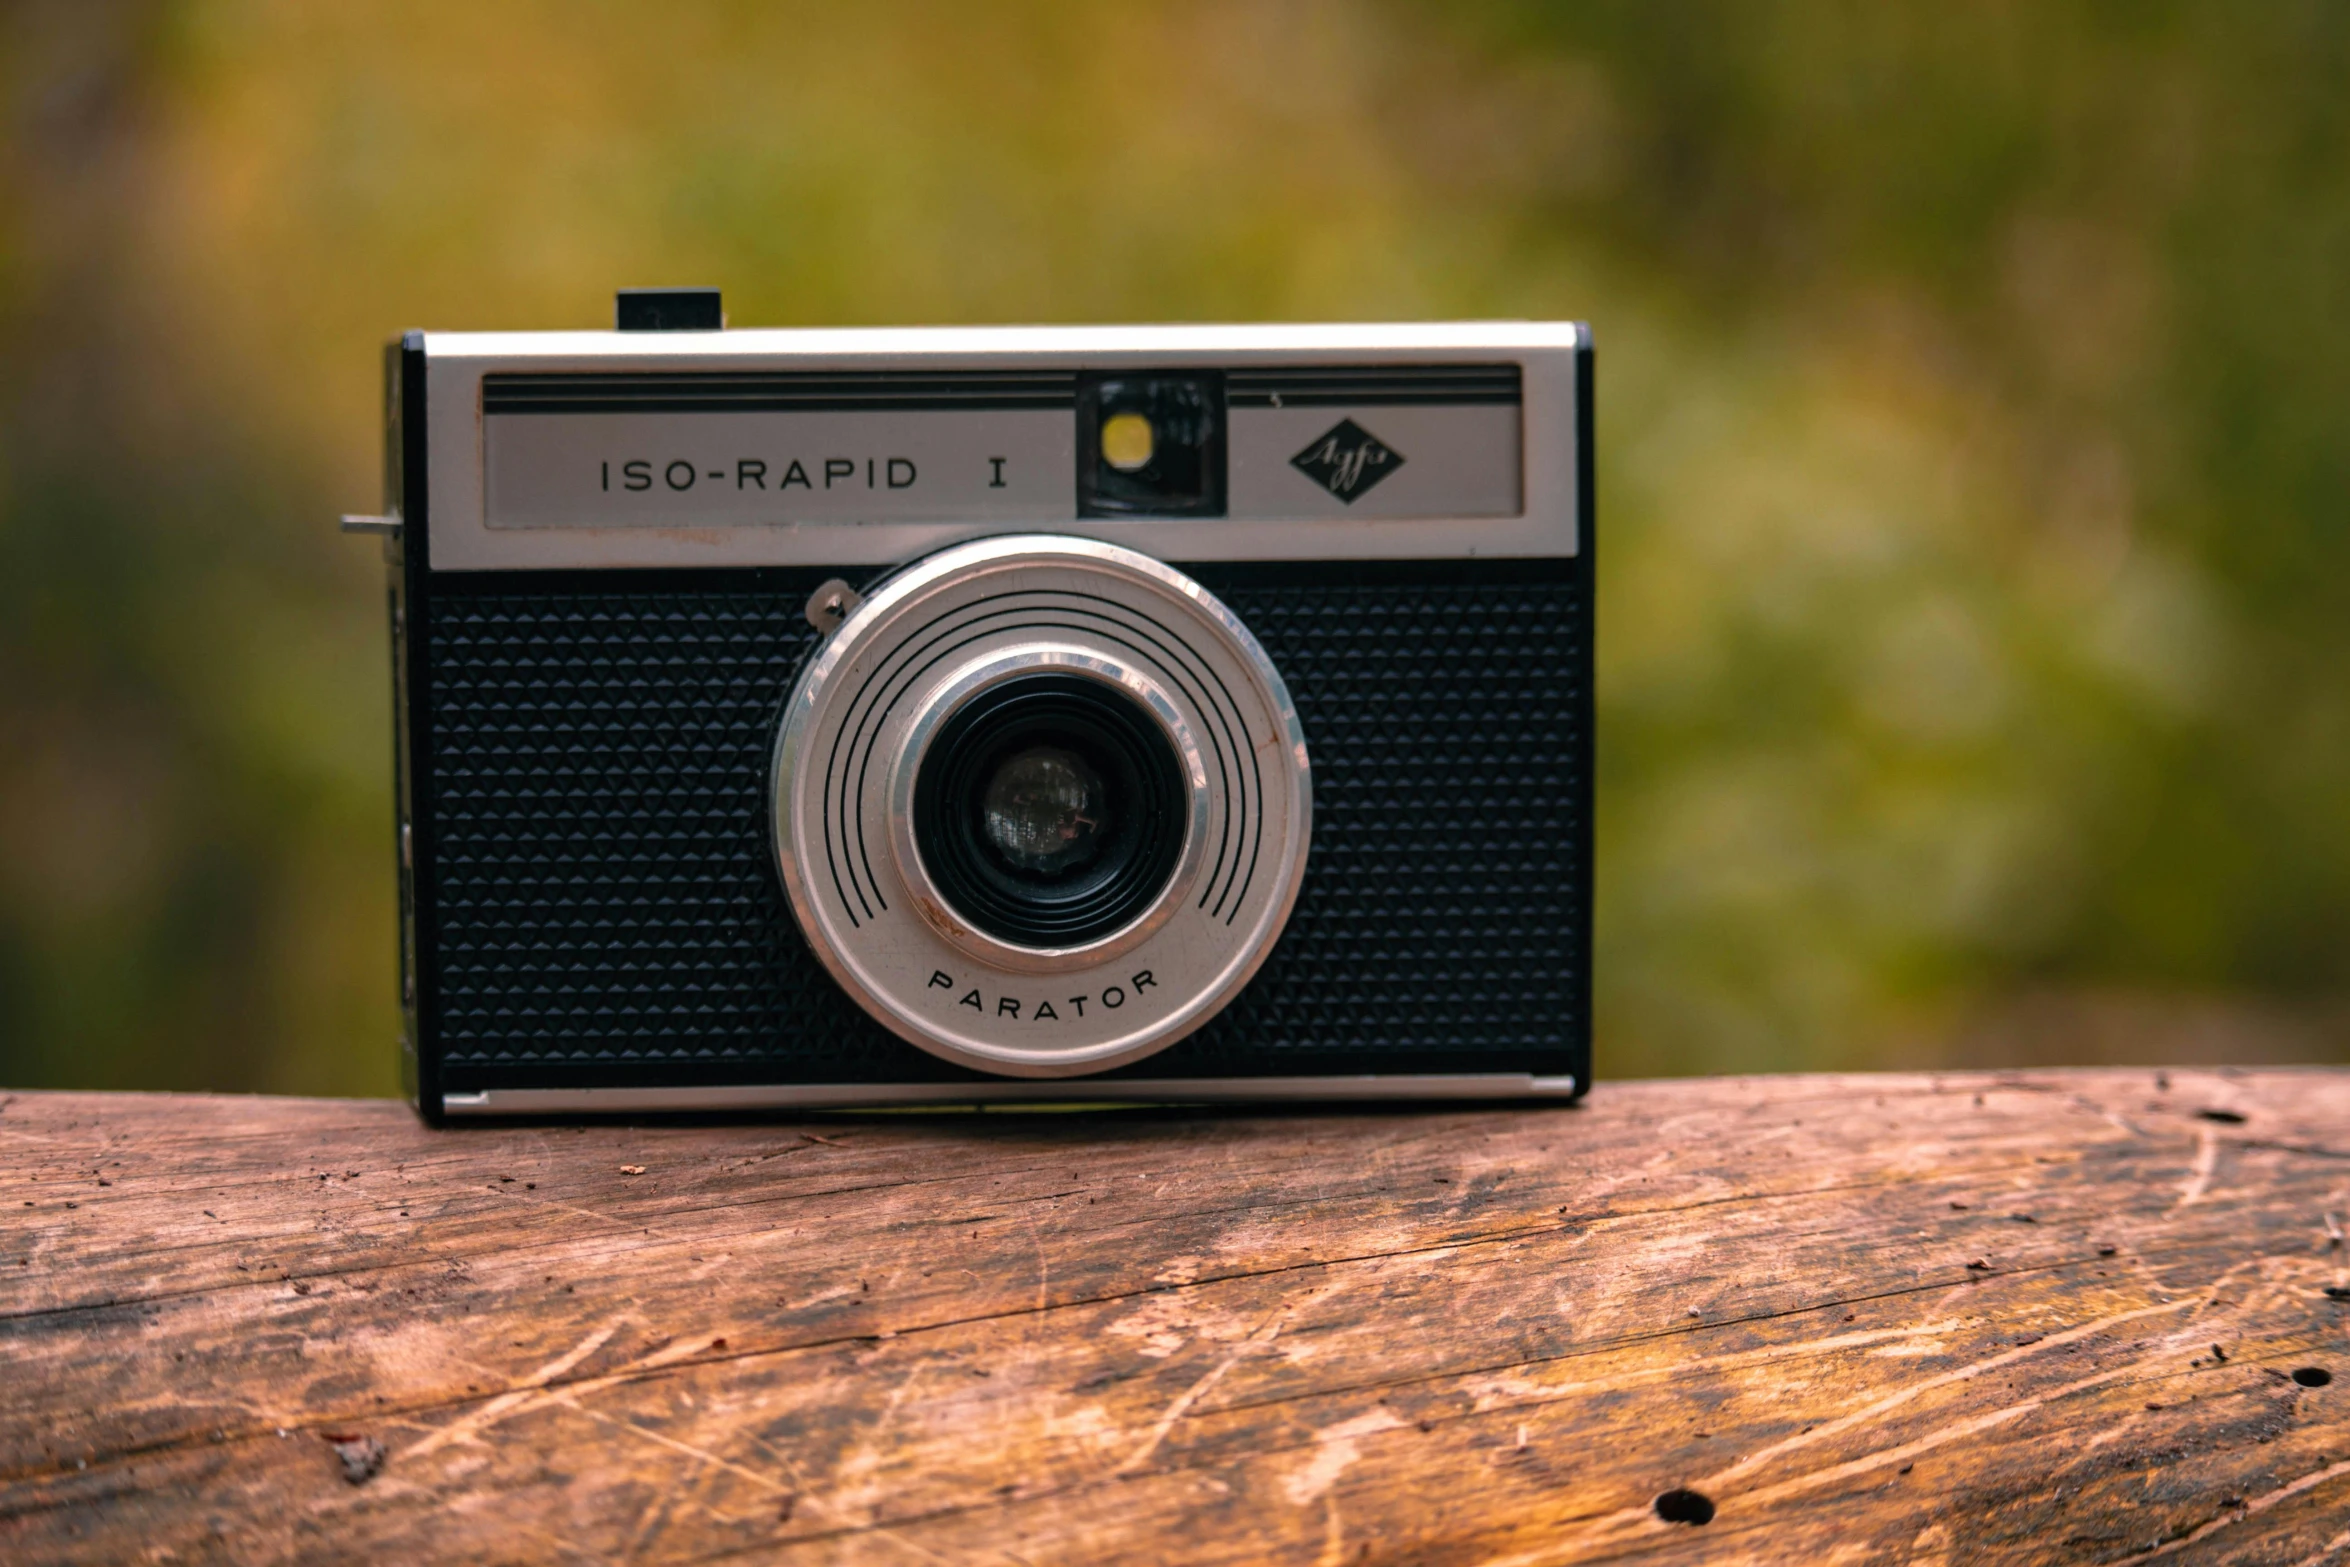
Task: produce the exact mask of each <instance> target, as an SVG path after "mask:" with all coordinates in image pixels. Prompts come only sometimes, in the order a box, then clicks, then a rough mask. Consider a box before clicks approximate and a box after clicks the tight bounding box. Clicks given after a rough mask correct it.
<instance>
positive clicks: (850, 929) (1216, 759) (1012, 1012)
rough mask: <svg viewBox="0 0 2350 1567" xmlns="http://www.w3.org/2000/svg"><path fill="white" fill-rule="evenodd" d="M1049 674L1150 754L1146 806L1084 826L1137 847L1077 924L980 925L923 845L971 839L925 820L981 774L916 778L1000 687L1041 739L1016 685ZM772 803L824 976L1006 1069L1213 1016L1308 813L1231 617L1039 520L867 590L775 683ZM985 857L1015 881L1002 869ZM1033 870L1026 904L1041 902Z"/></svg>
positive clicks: (1082, 1053)
mask: <svg viewBox="0 0 2350 1567" xmlns="http://www.w3.org/2000/svg"><path fill="white" fill-rule="evenodd" d="M1048 686H1049V687H1051V690H1050V691H1049V692H1046V693H1045V694H1047V695H1051V696H1053V697H1054V698H1055V699H1056V700H1057V701H1059V702H1061V703H1062V704H1063V705H1066V704H1068V703H1070V702H1074V703H1076V704H1077V706H1079V707H1085V708H1088V709H1095V708H1098V709H1102V710H1104V711H1105V712H1107V714H1108V716H1109V717H1110V718H1111V719H1112V720H1114V721H1112V722H1109V723H1107V724H1106V725H1105V726H1103V727H1104V728H1105V729H1106V730H1109V731H1116V732H1117V733H1119V734H1123V735H1126V736H1128V737H1129V739H1128V742H1127V743H1128V746H1129V749H1132V748H1134V747H1139V748H1140V749H1141V750H1142V751H1147V752H1149V753H1150V755H1151V756H1153V757H1161V756H1163V757H1164V758H1165V763H1164V765H1165V780H1166V781H1165V783H1164V785H1163V787H1161V788H1159V789H1158V790H1157V791H1156V792H1150V791H1145V792H1146V793H1147V794H1148V798H1149V801H1150V802H1151V803H1150V808H1149V809H1148V810H1147V811H1145V810H1143V809H1141V808H1139V807H1137V806H1134V804H1133V802H1132V801H1131V800H1128V799H1127V798H1126V797H1125V796H1124V795H1121V794H1119V792H1118V791H1117V790H1115V789H1113V790H1111V791H1110V798H1111V801H1112V806H1113V808H1112V809H1110V810H1108V811H1107V812H1106V813H1104V814H1105V815H1106V816H1107V817H1108V820H1109V823H1110V825H1109V826H1108V827H1106V828H1104V829H1103V831H1104V832H1105V833H1107V834H1109V838H1108V839H1107V840H1106V841H1110V842H1112V843H1113V847H1115V845H1117V844H1122V843H1126V842H1128V841H1129V839H1131V840H1132V841H1135V842H1142V843H1145V845H1146V849H1147V852H1148V854H1152V855H1156V856H1158V858H1155V859H1149V860H1148V861H1147V863H1146V862H1145V861H1144V860H1140V859H1138V860H1135V861H1134V863H1133V864H1132V865H1126V864H1125V863H1124V862H1122V861H1116V860H1115V854H1114V853H1113V855H1112V860H1111V862H1105V865H1104V866H1103V867H1101V868H1100V870H1099V874H1098V875H1095V880H1096V881H1100V882H1102V883H1103V884H1104V885H1105V886H1108V885H1110V884H1112V883H1115V884H1116V885H1115V887H1113V889H1112V890H1115V891H1117V892H1118V893H1119V896H1118V897H1117V898H1114V899H1109V901H1108V902H1107V903H1103V904H1102V907H1103V908H1105V909H1107V910H1108V912H1107V913H1104V914H1102V915H1101V917H1100V918H1099V919H1097V920H1095V921H1094V923H1093V924H1092V925H1086V926H1083V927H1082V930H1081V933H1082V934H1083V935H1084V939H1082V940H1071V941H1063V940H1060V939H1058V938H1056V937H1052V936H1049V935H1035V934H1031V927H1030V926H1029V925H1026V924H1021V923H1019V922H1018V921H1015V922H1014V923H1013V925H1012V927H1009V928H1010V929H1011V932H1012V933H1011V934H1010V935H1007V934H1006V930H1007V927H1006V926H1005V925H1004V924H1003V922H1002V921H1001V920H996V921H994V922H992V927H991V922H990V920H989V919H988V918H986V917H985V911H984V910H982V909H980V908H978V907H977V902H978V901H979V900H980V898H981V897H982V895H983V893H984V892H985V890H984V889H975V888H974V884H973V883H972V882H971V881H970V880H969V878H965V879H964V880H962V881H957V880H956V878H955V876H954V875H952V874H948V872H949V871H950V870H951V868H952V867H950V866H948V865H947V864H945V863H943V861H944V860H946V859H950V858H953V857H955V856H958V855H959V856H962V857H964V858H968V857H969V856H970V852H971V851H969V850H968V848H967V846H964V845H961V844H960V843H956V844H947V845H945V846H944V847H942V842H941V839H940V834H941V833H942V832H944V831H946V830H947V829H946V828H942V827H941V826H940V825H939V823H941V822H950V823H951V822H957V821H961V820H964V819H965V817H967V816H969V815H970V814H971V813H973V812H976V811H977V810H978V809H979V807H978V804H977V800H976V796H975V795H974V793H973V789H972V786H971V784H970V782H969V780H970V779H971V778H972V777H974V776H979V775H974V774H973V773H972V772H971V771H970V768H969V767H968V766H966V767H963V768H962V769H961V770H960V771H957V770H955V769H954V768H952V767H948V766H946V765H944V764H943V763H942V764H940V765H939V766H936V767H931V768H930V770H929V771H928V772H926V771H925V769H926V765H927V764H929V763H930V762H932V761H933V760H934V759H936V758H939V757H941V756H943V755H945V754H946V752H947V749H948V748H949V747H951V746H954V745H956V744H959V743H961V742H959V741H957V739H956V736H957V735H958V734H966V733H968V732H970V731H971V729H972V726H973V724H974V723H975V722H981V721H992V720H977V719H974V718H973V717H972V715H974V714H981V713H992V712H994V711H995V710H996V709H997V708H999V707H1000V708H1006V709H1007V710H1009V708H1010V707H1011V706H1012V705H1013V704H1014V703H1015V702H1016V701H1026V702H1028V703H1029V706H1028V707H1026V708H1024V709H1021V711H1024V712H1027V713H1029V714H1030V715H1031V716H1030V718H1029V719H1028V720H1027V722H1028V723H1029V724H1030V726H1031V731H1032V732H1035V733H1041V734H1043V735H1044V736H1045V737H1046V739H1048V740H1052V739H1054V738H1055V731H1054V730H1053V728H1052V725H1053V724H1054V723H1055V722H1057V720H1056V719H1054V718H1053V717H1052V716H1051V715H1052V714H1053V713H1055V712H1058V711H1060V708H1057V707H1055V706H1053V705H1052V703H1049V702H1043V703H1040V701H1039V700H1038V699H1037V698H1036V693H1037V692H1039V691H1043V690H1044V688H1045V687H1048ZM1038 713H1042V714H1044V715H1045V716H1044V717H1041V718H1038V717H1035V716H1034V715H1036V714H1038ZM1119 714H1125V715H1126V719H1125V720H1124V721H1123V727H1121V722H1120V721H1116V720H1118V715H1119ZM1039 724H1041V725H1042V726H1043V728H1042V729H1041V730H1040V729H1037V728H1036V726H1037V725H1039ZM942 736H944V737H945V739H943V740H942ZM973 743H974V744H976V743H977V742H973ZM1007 743H1008V742H1007ZM1069 744H1071V745H1072V746H1075V747H1078V749H1080V750H1082V749H1083V748H1084V744H1085V742H1084V741H1083V740H1082V738H1072V739H1071V740H1070V741H1069ZM957 754H960V753H957ZM1053 754H1055V755H1057V754H1058V753H1057V752H1056V753H1053ZM1097 760H1101V766H1102V771H1103V773H1104V775H1105V776H1109V775H1110V774H1111V773H1112V772H1114V771H1115V764H1116V758H1115V757H1111V758H1109V759H1106V760H1104V759H1101V758H1098V757H1097ZM1070 765H1071V766H1076V767H1080V770H1084V769H1083V768H1082V766H1081V764H1080V763H1078V762H1077V761H1076V759H1075V758H1074V757H1072V758H1071V759H1070ZM1137 765H1141V764H1137ZM1072 776H1074V775H1072ZM1088 776H1091V774H1090V772H1088ZM942 777H943V778H945V779H947V780H948V781H947V782H946V783H944V784H942V783H939V782H937V780H938V779H940V778H942ZM926 778H927V779H929V780H931V781H930V782H925V779H926ZM1097 782H1098V780H1097ZM925 794H927V795H928V796H929V797H931V798H929V800H928V802H927V808H926V809H925V808H924V807H925V800H924V798H923V796H924V795H925ZM991 798H992V796H991ZM941 799H943V800H945V802H946V803H945V804H944V805H941V804H940V803H939V801H940V800H941ZM773 802H774V833H775V849H776V858H777V863H778V866H779V868H780V870H781V872H782V875H783V883H784V888H785V890H786V892H787V894H788V895H789V897H790V899H791V904H792V912H793V914H794V915H795V916H796V917H797V919H798V920H799V924H800V929H801V930H802V932H803V933H805V935H806V936H807V938H808V942H809V945H810V946H811V947H812V948H813V949H814V950H815V952H816V954H817V956H818V957H819V958H820V959H822V961H823V962H824V964H825V966H826V968H827V969H828V970H830V972H831V973H832V976H833V978H834V979H835V980H837V981H838V982H839V983H840V985H841V986H842V988H843V989H845V990H846V991H847V992H848V993H849V994H850V995H851V996H853V997H855V998H856V999H857V1001H858V1003H859V1004H860V1005H862V1006H863V1007H864V1008H865V1009H866V1011H868V1012H869V1013H871V1014H872V1015H873V1016H874V1017H875V1018H876V1019H878V1020H879V1021H880V1022H882V1023H883V1024H885V1025H886V1026H888V1027H889V1028H890V1029H891V1030H893V1031H894V1032H896V1033H897V1034H899V1035H900V1036H901V1037H903V1038H905V1039H906V1040H908V1041H910V1042H911V1043H913V1044H915V1045H918V1046H920V1047H921V1048H923V1049H924V1050H927V1051H930V1052H931V1053H932V1054H934V1055H937V1056H939V1057H941V1058H943V1059H945V1060H948V1061H952V1062H955V1063H957V1064H959V1065H962V1066H967V1067H972V1068H975V1069H977V1070H980V1071H985V1072H991V1073H996V1074H1002V1075H1010V1076H1023V1077H1066V1076H1074V1075H1078V1074H1081V1073H1086V1072H1098V1071H1103V1070H1107V1069H1108V1068H1111V1067H1115V1066H1121V1065H1124V1064H1126V1063H1127V1062H1131V1061H1136V1060H1140V1059H1142V1058H1143V1057H1145V1056H1148V1055H1150V1054H1152V1053H1153V1052H1155V1051H1158V1050H1161V1049H1164V1048H1165V1047H1166V1046H1168V1045H1170V1044H1172V1043H1174V1042H1175V1041H1176V1040H1178V1039H1180V1038H1182V1037H1183V1036H1184V1035H1185V1034H1188V1033H1190V1032H1191V1031H1192V1030H1193V1029H1195V1028H1197V1027H1199V1026H1200V1025H1201V1024H1202V1023H1204V1022H1206V1021H1207V1020H1208V1019H1209V1018H1211V1017H1213V1016H1214V1015H1215V1014H1216V1013H1217V1012H1218V1011H1219V1010H1221V1009H1222V1007H1223V1006H1224V1005H1225V1003H1226V1002H1228V1001H1230V1000H1231V999H1232V997H1233V996H1235V995H1236V994H1238V993H1239V991H1240V989H1241V987H1242V986H1243V985H1245V984H1247V983H1248V980H1249V979H1250V977H1251V976H1252V975H1254V974H1255V972H1256V970H1257V968H1258V966H1259V965H1260V964H1261V963H1262V962H1263V961H1264V958H1265V956H1266V954H1267V953H1268V952H1269V951H1270V950H1271V947H1272V945H1273V942H1274V941H1275V939H1277V938H1278V937H1279V935H1280V933H1281V928H1282V926H1283V925H1284V924H1285V923H1286V922H1287V920H1288V918H1289V913H1290V910H1291V908H1292V907H1293V906H1294V904H1295V903H1296V899H1297V891H1298V886H1299V883H1300V882H1301V880H1302V879H1303V877H1304V874H1305V861H1306V852H1307V846H1308V842H1309V839H1310V836H1311V828H1312V788H1311V778H1310V774H1309V770H1308V765H1307V760H1306V747H1305V736H1304V733H1303V730H1302V729H1301V728H1300V726H1299V724H1298V719H1297V713H1296V709H1295V707H1294V706H1293V705H1292V703H1291V701H1290V698H1289V693H1288V690H1287V688H1286V687H1285V686H1284V685H1283V684H1282V681H1281V677H1280V675H1279V673H1278V672H1277V671H1276V670H1275V669H1274V668H1273V666H1272V664H1271V662H1270V661H1269V660H1268V659H1267V658H1266V656H1265V653H1264V650H1263V648H1261V647H1260V646H1258V644H1257V641H1256V639H1255V638H1254V637H1252V636H1251V635H1250V634H1249V632H1248V630H1247V628H1246V627H1244V626H1242V625H1241V623H1240V622H1239V620H1238V619H1237V618H1235V617H1234V616H1233V614H1232V613H1231V611H1230V610H1228V609H1226V608H1225V607H1224V606H1223V605H1222V604H1221V603H1219V602H1218V601H1217V600H1216V598H1215V597H1214V595H1212V594H1210V593H1209V592H1208V591H1207V590H1206V589H1204V588H1202V587H1201V586H1200V585H1199V584H1198V583H1196V582H1193V581H1192V580H1191V579H1190V578H1188V577H1186V576H1184V575H1183V574H1182V573H1181V572H1178V571H1175V570H1173V569H1172V568H1170V567H1168V566H1165V565H1163V564H1161V563H1159V562H1158V561H1155V560H1152V559H1150V558H1149V557H1148V556H1144V555H1139V554H1136V553H1135V552H1134V551H1132V550H1127V549H1121V548H1119V547H1118V546H1116V545H1112V544H1103V543H1099V542H1096V541H1093V540H1086V539H1073V538H1063V537H1058V536H1048V535H1030V536H1016V537H1009V538H996V539H983V540H978V541H975V542H973V543H969V544H963V545H958V546H955V547H954V548H951V549H948V550H944V551H941V552H940V553H938V554H936V555H932V556H929V557H927V558H925V559H923V560H921V561H918V562H916V563H914V564H913V565H911V566H909V567H907V568H905V569H904V570H902V571H900V572H898V573H897V574H895V575H894V576H892V577H890V578H889V579H888V580H886V581H885V582H883V583H882V584H880V585H879V586H878V587H877V588H876V589H875V590H874V591H873V593H872V594H871V596H870V597H868V598H867V599H866V600H865V601H864V603H863V604H861V605H860V606H859V607H858V608H857V610H856V611H855V612H854V613H853V614H852V615H850V617H849V618H848V619H847V620H846V621H844V622H843V623H842V624H841V626H840V628H839V629H838V630H837V631H836V632H835V633H834V634H833V636H832V639H831V640H830V641H829V642H828V643H826V644H825V646H824V647H823V648H822V649H821V650H820V651H819V652H818V653H817V654H816V656H815V657H814V658H813V659H811V660H810V662H809V664H808V667H807V668H806V669H805V670H804V671H803V672H802V674H801V676H800V680H799V683H798V685H797V686H796V688H795V689H794V690H793V693H792V696H791V700H790V702H789V703H788V704H787V705H786V707H785V709H784V715H783V722H782V726H781V730H780V732H779V734H778V736H777V739H776V749H775V770H774V777H773ZM956 812H962V813H964V816H957V815H956V814H955V813H956ZM1145 818H1147V822H1145V820H1144V819H1145ZM1146 825H1147V827H1148V829H1149V830H1148V831H1147V832H1145V831H1144V827H1145V826H1146ZM1120 833H1125V834H1127V836H1126V837H1119V836H1118V835H1119V834H1120ZM1154 845H1155V847H1151V846H1154ZM950 850H951V851H952V853H951V854H950V853H949V851H950ZM1136 852H1137V853H1143V852H1145V851H1143V850H1137V851H1136ZM1113 862H1114V863H1113ZM1169 867H1171V868H1169ZM988 874H989V875H990V876H991V877H994V878H995V879H996V880H997V881H1000V882H1002V883H1003V887H1004V888H1005V889H1008V891H1006V892H1005V893H1004V895H1005V896H1009V897H1011V898H1013V899H1015V900H1017V899H1019V898H1020V897H1023V896H1027V892H1026V890H1025V883H1024V882H1022V880H1021V878H1022V876H1023V875H1024V874H1025V873H1024V872H1022V871H1021V870H1020V869H1019V868H1018V867H1009V868H1005V869H1004V873H1003V874H1002V875H997V872H996V871H993V870H991V871H989V872H988ZM1121 876H1122V877H1123V878H1124V879H1123V880H1122V881H1121V880H1120V879H1119V878H1120V877H1121ZM1042 885H1045V886H1046V887H1047V891H1044V892H1038V893H1036V896H1037V897H1039V898H1047V897H1055V896H1059V895H1060V894H1059V893H1057V892H1054V891H1051V890H1050V889H1051V888H1052V887H1054V886H1057V885H1058V884H1056V883H1050V882H1049V879H1048V880H1047V881H1046V882H1045V883H1043V884H1042ZM1088 885H1090V883H1089V884H1088ZM958 889H960V890H958ZM985 895H986V896H994V894H992V893H987V894H985ZM1103 897H1105V898H1107V897H1108V894H1107V893H1105V894H1103ZM1100 901H1101V900H1100V899H1097V900H1096V902H1100ZM1080 902H1082V900H1080ZM1040 906H1042V905H1040ZM1051 906H1052V907H1059V906H1060V905H1051ZM1071 906H1076V905H1071ZM1084 906H1086V907H1092V906H1093V905H1091V904H1087V905H1084ZM1105 922H1106V923H1105ZM1033 928H1034V929H1035V930H1039V931H1051V930H1057V929H1061V928H1063V927H1061V926H1057V925H1053V924H1052V923H1051V922H1050V921H1049V920H1047V921H1044V922H1042V923H1039V924H1037V925H1035V926H1034V927H1033ZM1068 928H1071V929H1079V928H1080V927H1078V926H1070V927H1068Z"/></svg>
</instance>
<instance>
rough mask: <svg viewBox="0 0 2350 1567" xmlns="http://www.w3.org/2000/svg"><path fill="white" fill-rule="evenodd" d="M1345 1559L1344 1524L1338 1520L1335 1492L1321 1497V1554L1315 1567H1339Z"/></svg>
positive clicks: (1316, 1559)
mask: <svg viewBox="0 0 2350 1567" xmlns="http://www.w3.org/2000/svg"><path fill="white" fill-rule="evenodd" d="M1345 1560H1346V1526H1345V1525H1344V1524H1342V1523H1341V1522H1340V1521H1339V1517H1338V1497H1337V1494H1336V1493H1335V1492H1332V1493H1328V1494H1325V1495H1324V1496H1323V1498H1322V1554H1321V1555H1320V1556H1319V1557H1317V1558H1315V1567H1339V1563H1341V1562H1343V1561H1345Z"/></svg>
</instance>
